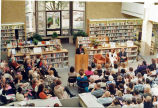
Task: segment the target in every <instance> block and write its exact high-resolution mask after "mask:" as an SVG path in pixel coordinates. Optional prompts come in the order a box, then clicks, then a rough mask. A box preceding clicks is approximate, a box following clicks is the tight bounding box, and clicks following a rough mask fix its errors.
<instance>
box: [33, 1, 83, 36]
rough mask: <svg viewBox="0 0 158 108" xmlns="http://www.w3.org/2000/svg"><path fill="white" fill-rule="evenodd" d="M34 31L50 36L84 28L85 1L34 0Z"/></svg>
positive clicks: (65, 34) (66, 33)
mask: <svg viewBox="0 0 158 108" xmlns="http://www.w3.org/2000/svg"><path fill="white" fill-rule="evenodd" d="M35 22H36V31H37V32H38V33H39V34H41V35H46V36H50V35H52V34H53V32H57V33H58V34H59V36H68V35H72V33H73V31H77V30H84V29H85V3H84V2H76V1H75V2H67V1H36V21H35Z"/></svg>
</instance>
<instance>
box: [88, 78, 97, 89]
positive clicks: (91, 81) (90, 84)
mask: <svg viewBox="0 0 158 108" xmlns="http://www.w3.org/2000/svg"><path fill="white" fill-rule="evenodd" d="M89 81H90V82H89V86H88V89H89V91H91V90H92V89H93V88H94V87H95V85H96V83H95V80H94V79H89Z"/></svg>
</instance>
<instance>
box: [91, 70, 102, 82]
mask: <svg viewBox="0 0 158 108" xmlns="http://www.w3.org/2000/svg"><path fill="white" fill-rule="evenodd" d="M89 79H93V80H94V81H97V80H100V77H99V75H98V72H97V71H94V75H91V76H90V78H89Z"/></svg>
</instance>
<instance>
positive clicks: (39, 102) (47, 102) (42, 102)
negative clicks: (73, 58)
mask: <svg viewBox="0 0 158 108" xmlns="http://www.w3.org/2000/svg"><path fill="white" fill-rule="evenodd" d="M30 103H34V104H35V107H48V106H49V107H54V104H55V103H58V104H59V106H62V104H61V102H60V100H59V99H58V97H51V98H50V99H34V100H25V101H17V102H12V103H10V104H8V105H6V106H13V105H14V106H24V105H26V104H30Z"/></svg>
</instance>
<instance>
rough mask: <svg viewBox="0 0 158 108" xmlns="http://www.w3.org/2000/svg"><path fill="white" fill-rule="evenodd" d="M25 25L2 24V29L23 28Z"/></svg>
mask: <svg viewBox="0 0 158 108" xmlns="http://www.w3.org/2000/svg"><path fill="white" fill-rule="evenodd" d="M23 28H24V25H2V30H5V29H23Z"/></svg>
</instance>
